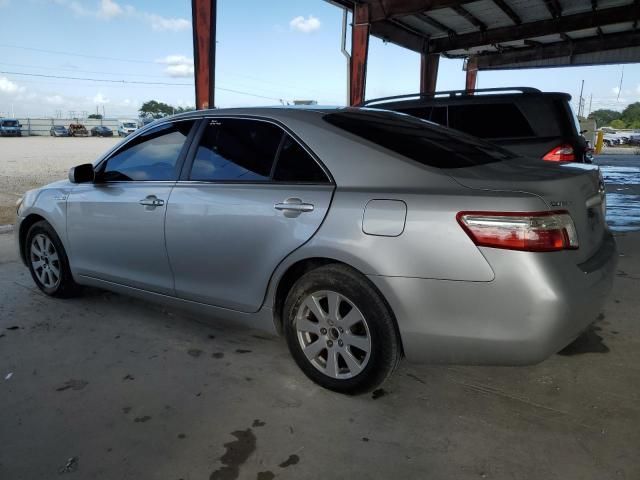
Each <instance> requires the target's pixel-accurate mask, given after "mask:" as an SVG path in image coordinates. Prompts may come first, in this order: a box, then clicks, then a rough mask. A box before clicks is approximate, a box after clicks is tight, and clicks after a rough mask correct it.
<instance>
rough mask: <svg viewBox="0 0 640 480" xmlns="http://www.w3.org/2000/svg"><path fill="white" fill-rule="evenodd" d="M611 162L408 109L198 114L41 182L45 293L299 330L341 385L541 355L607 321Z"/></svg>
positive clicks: (301, 354) (32, 244) (33, 266)
mask: <svg viewBox="0 0 640 480" xmlns="http://www.w3.org/2000/svg"><path fill="white" fill-rule="evenodd" d="M605 208H606V204H605V197H604V188H603V183H602V177H601V176H600V173H599V170H598V168H597V167H595V166H591V165H584V164H571V163H553V164H549V162H543V161H541V160H539V159H528V158H522V157H518V156H517V155H516V154H514V153H511V152H510V151H507V150H503V149H502V148H500V147H497V146H495V145H493V144H491V143H487V142H485V141H484V140H480V139H478V138H475V137H472V136H468V135H467V134H463V133H461V132H458V131H455V130H451V129H448V128H445V127H440V126H438V125H435V124H432V123H430V122H427V121H424V120H420V119H417V118H414V117H411V116H408V115H404V114H401V113H393V112H388V111H384V110H367V109H354V108H343V109H321V108H317V109H288V108H255V109H229V110H208V111H206V110H205V111H199V112H191V113H187V114H183V115H179V116H174V117H169V118H166V119H163V120H159V121H157V122H154V123H152V124H150V125H148V126H146V127H144V128H142V129H141V130H139V131H136V132H135V133H133V134H132V135H130V136H129V137H127V138H126V139H125V140H123V141H122V142H121V143H120V144H118V145H117V146H115V147H114V148H113V149H112V150H111V151H109V152H107V153H106V154H105V155H103V156H102V157H101V158H99V159H98V160H97V161H96V162H95V163H93V164H85V165H80V166H77V167H75V168H73V169H71V171H70V172H69V179H68V180H65V181H60V182H56V183H53V184H50V185H47V186H45V187H42V188H40V189H37V190H31V191H29V192H27V193H26V194H25V196H24V198H23V199H22V201H21V202H20V203H19V206H18V221H17V226H16V232H17V235H16V237H17V239H18V243H19V248H20V253H21V256H22V259H23V261H24V263H25V264H26V265H27V266H28V268H29V270H30V271H31V275H32V277H33V280H34V281H35V283H36V284H37V286H38V287H39V288H40V289H41V290H42V291H43V292H45V293H46V294H48V295H51V296H54V297H68V296H71V295H74V294H77V293H78V292H79V291H80V286H82V285H87V286H94V287H100V288H105V289H109V290H113V291H117V292H121V293H125V294H131V295H136V296H141V297H143V298H146V299H155V300H159V301H163V302H167V303H169V304H173V305H177V306H182V307H186V308H189V309H191V310H194V311H195V312H197V313H198V314H199V315H209V316H211V317H212V318H219V319H226V320H229V321H232V322H235V323H238V324H244V325H246V326H249V327H253V328H259V329H264V330H267V331H271V332H273V333H280V334H283V335H284V336H285V338H286V341H287V344H288V347H289V350H290V352H291V355H292V356H293V358H294V360H295V361H296V363H297V364H298V365H299V367H300V368H301V369H302V370H303V372H304V373H305V374H306V375H307V376H308V377H310V378H311V379H312V380H313V381H315V382H317V383H318V384H320V385H322V386H324V387H326V388H329V389H332V390H336V391H339V392H345V393H359V392H364V391H368V390H371V389H373V388H376V387H377V386H378V385H380V384H381V383H382V382H383V381H384V380H385V379H386V378H387V377H388V376H389V375H390V374H391V373H392V372H393V371H394V369H395V368H396V366H397V364H398V362H399V360H400V358H401V357H403V356H404V357H406V358H407V359H408V360H409V361H412V362H424V363H444V364H492V365H524V364H533V363H536V362H540V361H542V360H544V359H545V358H547V357H548V356H550V355H551V354H553V353H555V352H557V351H558V350H560V349H561V348H563V347H564V346H566V345H567V344H569V343H570V342H571V341H572V340H573V339H575V338H576V337H577V336H578V335H579V334H580V333H581V332H582V331H583V330H584V329H585V328H587V327H588V326H589V324H590V323H591V322H592V321H594V320H595V317H596V316H597V315H598V313H599V311H600V307H601V306H602V304H603V303H604V300H605V297H606V295H607V294H608V292H609V290H610V288H611V284H612V279H613V274H614V270H615V264H616V258H617V253H616V245H615V242H614V240H613V237H612V235H611V233H610V232H609V230H608V229H607V226H606V223H605Z"/></svg>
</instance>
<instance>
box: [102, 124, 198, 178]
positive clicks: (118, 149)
mask: <svg viewBox="0 0 640 480" xmlns="http://www.w3.org/2000/svg"><path fill="white" fill-rule="evenodd" d="M200 121H201V119H200V118H193V117H190V118H180V119H175V120H174V119H171V120H167V121H162V122H160V123H153V124H149V125H147V126H146V127H143V128H141V129H139V130H138V131H137V132H135V133H134V134H133V135H129V136H128V137H127V139H126V140H125V141H124V142H123V143H121V144H119V145H116V146H115V147H114V148H113V149H111V150H110V151H109V152H107V153H106V154H105V156H104V157H102V158H101V159H100V160H98V162H97V163H96V164H95V165H94V167H93V169H94V171H95V172H96V178H98V176H99V175H100V174H102V172H103V171H104V169H105V167H106V165H107V163H108V162H109V160H111V159H112V158H113V157H114V156H115V155H118V154H119V153H120V152H121V151H122V150H123V149H124V148H125V147H126V146H127V145H128V144H129V143H130V142H131V141H133V140H135V139H136V138H138V137H139V136H141V135H146V134H147V133H149V132H151V131H153V130H155V129H157V128H160V127H165V126H166V125H172V124H175V123H178V122H193V125H192V126H191V130H190V131H189V134H188V135H187V138H186V139H185V141H184V145H182V149H181V150H180V154H179V155H178V159H177V160H176V166H175V171H176V173H177V175H175V178H174V179H172V180H101V181H97V182H94V183H96V184H100V185H107V184H109V185H110V184H127V185H131V184H138V183H144V184H148V183H164V184H168V183H169V184H174V183H176V182H177V181H178V180H180V174H181V172H182V169H183V166H184V162H185V160H186V158H187V155H188V153H189V150H190V146H191V142H192V141H193V137H194V135H195V133H196V132H197V131H198V129H199V124H198V123H199V122H200Z"/></svg>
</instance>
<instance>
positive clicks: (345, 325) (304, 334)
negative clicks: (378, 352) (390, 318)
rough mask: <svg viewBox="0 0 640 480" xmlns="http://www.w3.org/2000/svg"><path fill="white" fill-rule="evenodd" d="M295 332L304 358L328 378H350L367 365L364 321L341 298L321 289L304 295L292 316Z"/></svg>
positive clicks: (368, 348)
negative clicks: (293, 317) (293, 316)
mask: <svg viewBox="0 0 640 480" xmlns="http://www.w3.org/2000/svg"><path fill="white" fill-rule="evenodd" d="M295 329H296V334H297V338H298V342H299V344H300V347H301V349H302V353H303V354H304V356H305V357H306V358H307V360H308V361H309V362H310V363H311V364H312V365H313V366H314V367H315V368H316V369H318V370H319V371H320V372H322V373H324V374H325V375H327V376H329V377H331V378H335V379H341V380H342V379H348V378H353V377H355V376H356V375H358V374H359V373H361V372H362V371H363V370H364V368H365V367H366V366H367V364H368V363H369V359H370V356H371V334H370V332H369V326H368V324H367V320H366V319H365V317H364V315H363V314H362V312H360V310H359V309H358V307H357V306H356V305H355V304H354V303H353V302H352V301H351V300H349V299H348V298H347V297H345V296H344V295H341V294H339V293H337V292H333V291H330V290H322V291H317V292H314V293H311V294H310V295H308V296H306V297H305V298H304V299H303V301H302V303H301V304H300V307H299V309H298V312H297V314H296V317H295Z"/></svg>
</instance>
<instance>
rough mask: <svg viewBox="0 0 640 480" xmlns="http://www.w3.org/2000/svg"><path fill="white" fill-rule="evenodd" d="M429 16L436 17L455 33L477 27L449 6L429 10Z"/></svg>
mask: <svg viewBox="0 0 640 480" xmlns="http://www.w3.org/2000/svg"><path fill="white" fill-rule="evenodd" d="M429 16H430V17H432V18H434V19H436V20H437V21H438V22H440V23H444V24H445V25H446V26H448V27H450V28H452V29H453V30H455V31H456V32H457V33H468V32H476V31H478V29H477V28H476V27H474V26H473V25H472V24H471V23H469V21H468V20H466V19H465V18H464V17H461V16H460V15H459V14H457V13H456V12H455V11H453V10H451V9H450V8H441V9H438V10H433V11H430V12H429Z"/></svg>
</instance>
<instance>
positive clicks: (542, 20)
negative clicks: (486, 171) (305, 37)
mask: <svg viewBox="0 0 640 480" xmlns="http://www.w3.org/2000/svg"><path fill="white" fill-rule="evenodd" d="M331 3H334V4H336V5H339V6H341V7H344V8H347V9H349V10H351V11H353V19H354V21H353V28H352V56H351V95H350V99H351V103H352V104H354V103H358V102H359V101H362V100H363V99H364V85H365V81H366V60H367V50H368V35H369V34H371V35H373V36H375V37H378V38H381V39H383V40H385V41H387V42H391V43H394V44H397V45H400V46H402V47H405V48H408V49H410V50H413V51H415V52H419V53H420V54H422V66H421V91H422V92H425V93H429V92H433V90H434V89H435V83H436V77H437V70H438V59H439V58H440V55H443V56H445V57H447V58H465V59H467V62H466V64H465V68H466V70H467V89H473V88H474V87H475V74H476V72H477V71H478V70H496V69H513V68H536V67H555V66H569V65H602V64H614V63H633V62H638V61H640V31H639V30H638V29H637V27H638V18H639V17H640V2H639V1H638V0H331ZM365 37H366V39H365Z"/></svg>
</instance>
